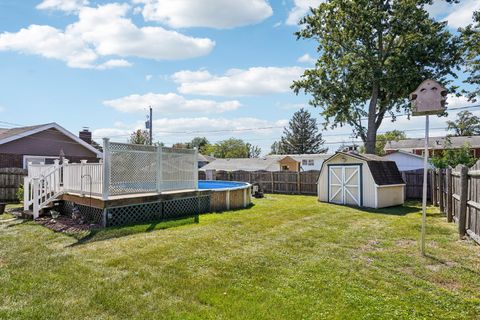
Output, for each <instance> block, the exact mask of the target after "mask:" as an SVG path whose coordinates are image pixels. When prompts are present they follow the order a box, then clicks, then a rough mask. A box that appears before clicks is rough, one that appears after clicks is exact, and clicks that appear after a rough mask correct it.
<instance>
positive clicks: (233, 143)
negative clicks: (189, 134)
mask: <svg viewBox="0 0 480 320" xmlns="http://www.w3.org/2000/svg"><path fill="white" fill-rule="evenodd" d="M203 150H204V152H205V154H208V155H210V154H213V156H214V157H216V158H257V157H259V156H260V153H261V152H262V150H261V149H260V147H258V146H254V145H252V144H250V143H247V142H245V141H243V140H242V139H236V138H230V139H226V140H222V141H219V142H217V143H215V144H214V145H211V144H209V145H206V146H205V147H204V149H203Z"/></svg>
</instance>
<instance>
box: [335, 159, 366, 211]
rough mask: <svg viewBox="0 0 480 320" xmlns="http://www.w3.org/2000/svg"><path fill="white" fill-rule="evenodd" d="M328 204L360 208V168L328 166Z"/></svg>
mask: <svg viewBox="0 0 480 320" xmlns="http://www.w3.org/2000/svg"><path fill="white" fill-rule="evenodd" d="M328 175H329V181H330V183H329V186H328V191H329V192H328V195H329V196H328V202H332V203H338V204H348V205H355V206H360V205H361V201H360V197H361V192H360V188H361V181H360V166H358V165H354V166H330V167H329V170H328Z"/></svg>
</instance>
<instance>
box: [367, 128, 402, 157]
mask: <svg viewBox="0 0 480 320" xmlns="http://www.w3.org/2000/svg"><path fill="white" fill-rule="evenodd" d="M406 138H407V135H406V134H405V132H404V131H400V130H392V131H387V132H385V133H380V134H378V135H377V142H376V143H375V154H377V155H379V156H383V155H385V145H386V144H387V143H388V142H391V141H398V140H403V139H406ZM365 151H366V150H365V147H361V148H360V152H362V153H364V152H365Z"/></svg>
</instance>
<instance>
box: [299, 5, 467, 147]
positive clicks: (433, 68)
mask: <svg viewBox="0 0 480 320" xmlns="http://www.w3.org/2000/svg"><path fill="white" fill-rule="evenodd" d="M430 3H431V1H429V0H388V1H387V0H330V1H327V2H324V3H322V4H320V5H319V7H318V8H315V9H312V11H311V13H310V14H309V15H307V16H306V17H305V18H303V19H302V20H301V21H300V25H301V29H300V30H299V31H298V32H296V35H297V38H298V39H307V40H311V39H313V40H316V41H317V42H318V47H317V52H318V55H319V56H318V59H317V62H316V64H315V67H314V68H312V69H307V70H305V72H304V74H303V76H302V77H301V79H299V80H297V81H295V82H294V84H293V85H292V88H293V90H294V92H295V93H297V94H298V93H299V92H301V91H303V92H305V93H306V94H311V96H312V98H311V100H310V104H311V105H313V106H315V107H320V108H321V109H322V112H321V115H322V116H323V117H324V119H325V123H324V125H325V127H331V128H335V127H338V126H344V125H349V126H351V127H352V129H353V131H354V134H355V136H357V137H360V138H361V139H362V140H363V141H364V143H365V148H366V152H367V153H375V145H376V141H377V130H378V129H379V128H380V126H381V124H382V122H383V120H384V119H385V117H386V116H390V117H391V120H392V121H395V114H396V113H397V112H400V111H401V110H404V111H406V112H409V110H410V104H409V102H408V95H409V93H410V92H412V91H413V90H414V89H415V88H416V87H417V86H418V85H419V84H420V83H421V82H422V81H423V80H425V79H427V78H433V79H436V80H438V81H440V82H442V83H443V84H444V85H448V84H449V81H447V77H448V76H453V77H456V70H457V69H458V65H459V62H460V61H461V50H460V49H459V48H460V46H459V39H458V38H457V37H454V36H452V34H451V33H450V32H449V31H448V30H447V27H446V22H437V21H435V20H434V19H432V18H431V17H430V16H429V14H428V12H427V11H426V10H425V5H427V4H430ZM454 89H455V88H454V87H452V86H450V90H451V91H453V90H454Z"/></svg>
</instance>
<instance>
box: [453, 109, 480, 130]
mask: <svg viewBox="0 0 480 320" xmlns="http://www.w3.org/2000/svg"><path fill="white" fill-rule="evenodd" d="M447 125H448V127H447V130H449V131H453V134H454V135H455V136H475V135H480V117H478V116H475V115H473V113H471V112H470V111H467V110H465V111H462V112H459V113H458V114H457V119H456V120H455V121H447Z"/></svg>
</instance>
